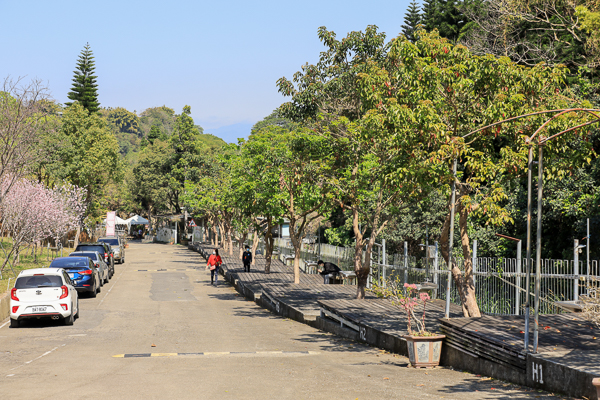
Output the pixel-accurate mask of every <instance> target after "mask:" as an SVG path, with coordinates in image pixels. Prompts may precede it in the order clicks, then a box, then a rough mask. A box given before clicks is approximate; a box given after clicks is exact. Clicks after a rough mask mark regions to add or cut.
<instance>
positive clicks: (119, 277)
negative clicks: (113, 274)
mask: <svg viewBox="0 0 600 400" xmlns="http://www.w3.org/2000/svg"><path fill="white" fill-rule="evenodd" d="M121 265H122V264H121ZM126 268H127V267H125V269H126ZM125 269H122V270H121V273H120V274H119V276H118V277H117V280H116V281H115V282H114V283H113V285H112V286H111V287H110V289H108V292H106V294H105V295H104V297H103V298H102V300H100V303H98V307H100V305H101V304H102V303H103V302H104V299H106V297H107V296H108V295H109V294H110V292H111V291H112V290H113V288H114V287H115V285H116V284H117V283H118V282H119V279H121V277H122V276H123V272H125ZM98 307H96V308H98Z"/></svg>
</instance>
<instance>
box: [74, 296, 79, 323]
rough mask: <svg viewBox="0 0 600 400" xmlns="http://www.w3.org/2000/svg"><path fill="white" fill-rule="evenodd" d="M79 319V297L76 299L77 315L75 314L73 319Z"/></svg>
mask: <svg viewBox="0 0 600 400" xmlns="http://www.w3.org/2000/svg"><path fill="white" fill-rule="evenodd" d="M77 318H79V297H78V298H77V313H75V319H77Z"/></svg>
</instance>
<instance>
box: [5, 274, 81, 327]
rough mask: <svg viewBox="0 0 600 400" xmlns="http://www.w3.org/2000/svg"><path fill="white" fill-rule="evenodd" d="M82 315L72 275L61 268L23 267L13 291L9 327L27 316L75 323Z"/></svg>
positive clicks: (27, 317)
mask: <svg viewBox="0 0 600 400" xmlns="http://www.w3.org/2000/svg"><path fill="white" fill-rule="evenodd" d="M78 317H79V297H78V295H77V290H76V289H75V286H73V283H72V282H71V279H70V278H69V275H68V274H67V273H66V272H65V270H64V269H62V268H56V269H54V268H35V269H28V270H25V271H21V273H20V274H19V276H18V277H17V280H16V281H15V286H14V287H13V288H12V290H11V291H10V327H11V328H18V327H19V325H20V323H21V321H22V320H24V319H32V318H36V319H40V318H52V319H55V320H58V319H62V320H63V321H64V323H65V325H73V321H74V320H75V318H78Z"/></svg>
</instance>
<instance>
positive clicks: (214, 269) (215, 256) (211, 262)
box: [206, 249, 223, 286]
mask: <svg viewBox="0 0 600 400" xmlns="http://www.w3.org/2000/svg"><path fill="white" fill-rule="evenodd" d="M222 263H223V260H221V256H219V250H217V249H215V250H214V251H213V253H212V254H211V255H210V257H208V261H206V269H208V268H209V267H210V284H211V285H212V284H213V280H214V282H215V283H214V285H215V286H217V282H218V280H219V266H221V264H222Z"/></svg>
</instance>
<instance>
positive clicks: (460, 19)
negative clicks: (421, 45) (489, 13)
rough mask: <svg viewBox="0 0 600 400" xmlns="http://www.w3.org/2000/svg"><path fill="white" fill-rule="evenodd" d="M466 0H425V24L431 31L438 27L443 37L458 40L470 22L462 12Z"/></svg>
mask: <svg viewBox="0 0 600 400" xmlns="http://www.w3.org/2000/svg"><path fill="white" fill-rule="evenodd" d="M465 1H466V0H425V4H424V5H423V16H422V20H423V25H424V26H425V30H427V31H428V32H431V31H432V30H434V29H437V30H438V31H439V33H440V36H441V37H444V38H446V39H448V40H451V41H452V42H456V41H457V40H458V39H459V37H460V36H461V33H462V29H463V27H464V26H465V25H466V24H467V22H469V21H468V20H467V18H466V16H465V15H464V14H463V13H462V12H461V7H463V5H464V4H465Z"/></svg>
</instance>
